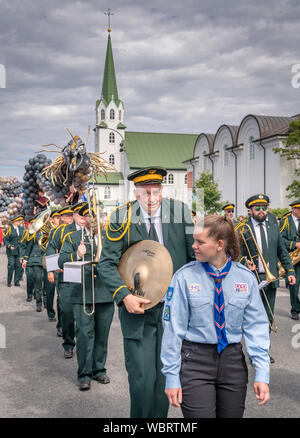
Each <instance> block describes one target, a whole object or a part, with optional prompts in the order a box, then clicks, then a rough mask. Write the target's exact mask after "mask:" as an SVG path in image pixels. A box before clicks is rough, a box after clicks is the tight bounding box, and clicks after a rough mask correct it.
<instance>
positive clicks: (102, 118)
mask: <svg viewBox="0 0 300 438" xmlns="http://www.w3.org/2000/svg"><path fill="white" fill-rule="evenodd" d="M101 120H105V110H104V109H102V110H101Z"/></svg>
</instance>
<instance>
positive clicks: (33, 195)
mask: <svg viewBox="0 0 300 438" xmlns="http://www.w3.org/2000/svg"><path fill="white" fill-rule="evenodd" d="M50 164H51V160H50V159H48V158H47V157H46V155H44V154H38V155H36V156H35V157H33V158H30V159H29V160H28V164H26V165H25V173H24V176H23V193H24V201H25V203H24V206H23V212H24V216H25V219H26V218H28V217H30V216H31V215H32V214H33V210H34V207H35V202H34V201H35V200H36V199H37V198H38V197H39V190H41V187H40V184H39V182H40V177H41V172H42V171H43V170H44V168H45V167H47V166H49V165H50Z"/></svg>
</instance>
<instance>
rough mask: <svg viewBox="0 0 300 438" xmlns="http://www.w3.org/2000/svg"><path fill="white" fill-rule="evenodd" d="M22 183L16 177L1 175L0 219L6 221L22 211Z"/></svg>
mask: <svg viewBox="0 0 300 438" xmlns="http://www.w3.org/2000/svg"><path fill="white" fill-rule="evenodd" d="M23 202H24V200H23V193H22V184H21V183H20V182H19V181H18V179H17V178H16V177H13V176H9V177H7V178H5V177H0V220H1V222H3V223H4V222H6V221H8V220H10V219H11V218H12V217H13V216H15V215H16V214H18V213H21V212H22V207H23Z"/></svg>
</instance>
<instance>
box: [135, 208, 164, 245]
mask: <svg viewBox="0 0 300 438" xmlns="http://www.w3.org/2000/svg"><path fill="white" fill-rule="evenodd" d="M140 207H141V211H142V214H143V218H144V222H145V225H146V229H147V232H148V233H149V231H150V220H149V219H150V218H152V222H154V226H155V230H156V233H157V237H158V240H159V243H161V244H162V245H163V244H164V238H163V232H162V223H161V206H160V207H159V209H158V210H156V212H155V213H154V215H153V216H149V214H148V213H147V212H146V211H145V210H144V209H143V208H142V206H141V205H140Z"/></svg>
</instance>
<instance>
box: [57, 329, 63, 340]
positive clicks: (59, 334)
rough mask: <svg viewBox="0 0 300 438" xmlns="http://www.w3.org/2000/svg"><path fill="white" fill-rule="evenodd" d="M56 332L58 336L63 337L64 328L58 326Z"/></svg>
mask: <svg viewBox="0 0 300 438" xmlns="http://www.w3.org/2000/svg"><path fill="white" fill-rule="evenodd" d="M56 334H57V336H58V337H59V338H62V329H61V327H58V328H57V332H56Z"/></svg>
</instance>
